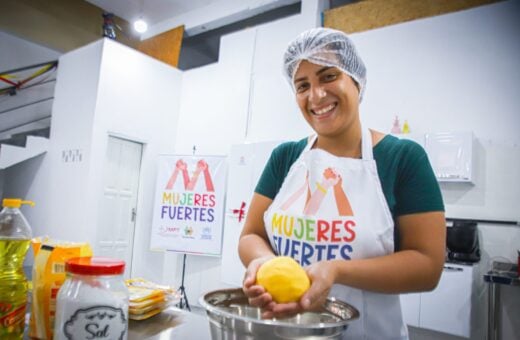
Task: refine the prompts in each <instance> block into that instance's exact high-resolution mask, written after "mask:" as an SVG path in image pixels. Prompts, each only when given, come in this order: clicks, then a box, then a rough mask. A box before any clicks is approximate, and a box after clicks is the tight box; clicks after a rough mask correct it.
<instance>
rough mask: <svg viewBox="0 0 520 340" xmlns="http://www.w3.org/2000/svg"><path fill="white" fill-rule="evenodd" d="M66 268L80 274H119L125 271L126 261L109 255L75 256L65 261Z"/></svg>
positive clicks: (70, 271)
mask: <svg viewBox="0 0 520 340" xmlns="http://www.w3.org/2000/svg"><path fill="white" fill-rule="evenodd" d="M65 270H66V271H67V272H69V273H72V274H79V275H118V274H123V272H124V271H125V261H122V260H117V259H112V258H109V257H75V258H72V259H70V260H68V261H67V262H65Z"/></svg>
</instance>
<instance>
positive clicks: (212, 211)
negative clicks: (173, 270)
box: [150, 155, 226, 256]
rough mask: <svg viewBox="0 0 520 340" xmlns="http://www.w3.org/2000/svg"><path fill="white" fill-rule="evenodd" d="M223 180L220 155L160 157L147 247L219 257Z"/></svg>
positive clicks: (222, 161)
mask: <svg viewBox="0 0 520 340" xmlns="http://www.w3.org/2000/svg"><path fill="white" fill-rule="evenodd" d="M225 182H226V162H225V158H224V157H223V156H182V155H162V156H160V157H159V171H158V175H157V183H156V189H155V200H154V202H155V203H154V208H153V221H152V235H151V241H150V243H151V244H150V246H151V248H152V249H163V250H170V251H174V252H179V253H189V254H196V255H209V256H219V255H220V253H221V246H222V226H223V220H224V219H223V213H224V203H225V202H224V190H225V184H226V183H225Z"/></svg>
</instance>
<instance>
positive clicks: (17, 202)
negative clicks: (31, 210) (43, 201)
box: [2, 198, 34, 208]
mask: <svg viewBox="0 0 520 340" xmlns="http://www.w3.org/2000/svg"><path fill="white" fill-rule="evenodd" d="M22 204H28V205H30V206H31V207H34V202H33V201H23V200H22V199H20V198H4V199H3V201H2V206H3V207H4V208H20V207H21V206H22Z"/></svg>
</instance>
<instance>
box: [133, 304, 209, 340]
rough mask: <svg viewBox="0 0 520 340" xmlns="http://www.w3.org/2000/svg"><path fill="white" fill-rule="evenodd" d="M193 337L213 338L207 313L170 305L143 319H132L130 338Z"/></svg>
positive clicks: (156, 339)
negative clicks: (158, 312) (197, 312)
mask: <svg viewBox="0 0 520 340" xmlns="http://www.w3.org/2000/svg"><path fill="white" fill-rule="evenodd" d="M142 339H149V340H166V339H193V340H211V334H210V330H209V321H208V318H207V317H206V315H201V314H196V313H193V312H188V311H185V310H181V309H178V308H176V307H170V308H168V309H167V310H165V311H163V312H162V313H160V314H157V315H155V316H153V317H151V318H149V319H146V320H142V321H135V320H130V323H129V325H128V340H142Z"/></svg>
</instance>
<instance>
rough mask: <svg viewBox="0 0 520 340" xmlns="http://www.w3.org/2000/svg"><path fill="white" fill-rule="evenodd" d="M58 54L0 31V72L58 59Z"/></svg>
mask: <svg viewBox="0 0 520 340" xmlns="http://www.w3.org/2000/svg"><path fill="white" fill-rule="evenodd" d="M60 55H61V53H60V52H58V51H54V50H52V49H50V48H47V47H43V46H41V45H38V44H34V43H32V42H29V41H27V40H23V39H20V38H18V37H16V36H14V35H11V34H8V33H6V32H2V31H0V72H4V71H9V70H13V69H17V68H20V67H25V66H30V65H35V64H40V63H44V62H47V61H52V60H56V59H58V57H59V56H60Z"/></svg>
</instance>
